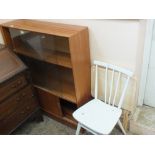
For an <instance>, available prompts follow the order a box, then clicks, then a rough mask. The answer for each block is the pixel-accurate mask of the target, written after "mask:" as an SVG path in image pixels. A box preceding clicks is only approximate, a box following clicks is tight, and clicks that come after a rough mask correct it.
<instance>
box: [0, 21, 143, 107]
mask: <svg viewBox="0 0 155 155" xmlns="http://www.w3.org/2000/svg"><path fill="white" fill-rule="evenodd" d="M46 21H52V22H58V23H67V24H73V25H74V24H75V25H83V26H88V28H89V37H90V52H91V60H94V59H97V60H103V61H105V62H109V63H112V64H115V65H118V66H122V67H126V68H128V69H130V70H132V71H133V72H134V80H133V82H132V89H130V90H131V91H132V92H131V93H130V97H128V104H127V105H126V106H125V108H126V109H128V110H132V109H133V107H134V106H133V105H135V104H136V102H137V94H138V89H137V88H139V80H140V75H141V63H142V58H143V48H144V47H143V46H144V37H145V26H146V20H80V19H78V20H77V19H76V20H74V19H72V20H70V19H62V20H61V19H52V20H51V19H50V20H49V19H48V20H46ZM0 22H3V21H2V20H0Z"/></svg>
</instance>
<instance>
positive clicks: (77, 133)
mask: <svg viewBox="0 0 155 155" xmlns="http://www.w3.org/2000/svg"><path fill="white" fill-rule="evenodd" d="M80 130H81V125H80V123H78V125H77V129H76V135H79V133H80Z"/></svg>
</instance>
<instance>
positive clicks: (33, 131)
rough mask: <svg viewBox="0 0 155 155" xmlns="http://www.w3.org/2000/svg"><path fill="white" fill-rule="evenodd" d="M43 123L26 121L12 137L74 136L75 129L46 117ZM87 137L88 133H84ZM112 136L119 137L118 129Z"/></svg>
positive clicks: (115, 129)
mask: <svg viewBox="0 0 155 155" xmlns="http://www.w3.org/2000/svg"><path fill="white" fill-rule="evenodd" d="M43 117H44V121H43V122H35V121H27V122H25V123H24V124H23V125H22V126H20V127H19V128H18V129H16V131H15V132H14V133H13V134H14V135H74V134H75V129H72V128H70V127H68V126H66V125H64V124H61V123H59V122H57V121H55V120H53V119H51V118H49V117H47V116H43ZM84 134H85V135H89V134H90V133H87V132H86V133H84ZM111 134H112V135H121V134H122V132H121V131H120V129H119V128H118V127H116V128H114V130H113V131H112V133H111Z"/></svg>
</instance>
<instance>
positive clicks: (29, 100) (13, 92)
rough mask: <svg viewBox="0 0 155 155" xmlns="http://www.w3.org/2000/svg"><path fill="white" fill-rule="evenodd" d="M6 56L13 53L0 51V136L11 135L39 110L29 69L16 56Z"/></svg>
mask: <svg viewBox="0 0 155 155" xmlns="http://www.w3.org/2000/svg"><path fill="white" fill-rule="evenodd" d="M6 55H12V53H10V52H9V51H8V49H4V50H3V51H0V65H1V67H0V68H1V70H0V75H1V76H0V134H10V133H11V132H12V131H14V130H15V129H16V128H17V127H18V126H19V125H20V124H21V123H22V122H24V121H25V120H26V119H27V118H28V117H29V116H31V115H32V114H33V113H34V112H35V111H37V110H38V109H39V106H38V102H37V98H36V96H35V93H34V90H33V87H32V85H31V80H30V77H29V73H28V70H27V68H26V67H25V65H24V64H23V63H22V62H21V61H20V60H19V59H18V58H17V57H15V56H14V55H12V56H6ZM2 57H3V60H1V59H2ZM11 58H12V60H10V59H11ZM13 59H14V60H13ZM5 61H6V62H5ZM13 61H14V63H13ZM5 63H6V65H5ZM8 63H10V66H9V65H8ZM14 64H15V65H14ZM13 65H14V66H13ZM6 66H7V67H8V68H6ZM3 67H4V69H3ZM9 67H10V68H12V69H9ZM7 70H8V71H9V72H7ZM10 74H12V75H10Z"/></svg>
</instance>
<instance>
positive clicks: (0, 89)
mask: <svg viewBox="0 0 155 155" xmlns="http://www.w3.org/2000/svg"><path fill="white" fill-rule="evenodd" d="M26 84H27V80H26V78H25V76H24V75H20V76H17V77H16V78H13V79H11V80H9V81H7V82H5V83H4V84H1V85H0V94H1V95H0V102H1V101H2V100H4V99H5V98H6V97H8V96H9V95H11V94H13V93H15V92H16V91H18V90H19V89H21V88H23V87H24V86H25V85H26Z"/></svg>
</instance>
